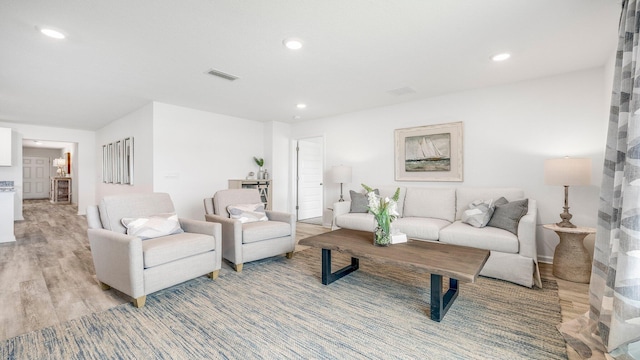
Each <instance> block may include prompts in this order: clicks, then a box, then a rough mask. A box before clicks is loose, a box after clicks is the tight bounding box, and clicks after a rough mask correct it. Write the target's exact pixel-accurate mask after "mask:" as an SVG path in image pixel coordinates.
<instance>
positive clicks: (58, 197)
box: [49, 177, 71, 204]
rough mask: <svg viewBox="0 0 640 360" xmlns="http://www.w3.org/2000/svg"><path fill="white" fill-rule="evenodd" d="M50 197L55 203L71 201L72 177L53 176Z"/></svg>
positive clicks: (68, 202)
mask: <svg viewBox="0 0 640 360" xmlns="http://www.w3.org/2000/svg"><path fill="white" fill-rule="evenodd" d="M49 190H50V191H49V197H50V200H51V202H52V203H54V204H70V203H71V178H68V177H54V178H51V188H50V189H49Z"/></svg>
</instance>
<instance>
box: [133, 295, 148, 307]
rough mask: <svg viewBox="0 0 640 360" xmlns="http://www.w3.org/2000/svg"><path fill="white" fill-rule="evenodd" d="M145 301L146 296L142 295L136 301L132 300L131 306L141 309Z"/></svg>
mask: <svg viewBox="0 0 640 360" xmlns="http://www.w3.org/2000/svg"><path fill="white" fill-rule="evenodd" d="M146 301H147V295H142V296H140V297H139V298H137V299H133V306H135V307H137V308H141V307H143V306H144V303H145V302H146Z"/></svg>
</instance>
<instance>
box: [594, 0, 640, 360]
mask: <svg viewBox="0 0 640 360" xmlns="http://www.w3.org/2000/svg"><path fill="white" fill-rule="evenodd" d="M639 7H640V4H639V3H638V2H637V1H636V0H624V1H623V3H622V15H621V18H620V30H619V40H618V50H617V55H616V68H615V76H614V80H613V94H612V98H611V115H610V118H609V133H608V136H607V147H606V151H605V161H604V174H603V179H602V187H601V190H600V207H599V211H598V229H597V234H596V244H595V251H594V260H593V269H592V275H591V285H590V287H589V292H590V294H589V302H590V305H591V307H590V311H589V318H590V319H591V320H592V321H593V322H594V323H595V324H596V326H595V329H594V333H593V335H594V336H597V337H599V338H600V339H601V340H602V343H603V345H604V346H605V347H606V349H607V351H609V352H613V351H614V350H616V349H618V351H616V352H620V351H621V350H622V352H625V351H626V350H625V348H626V346H627V345H628V344H630V343H633V342H637V341H639V340H640V68H638V67H636V64H637V63H638V60H639V58H640V48H639V47H638V40H640V34H639V33H638V31H639V27H640V8H639Z"/></svg>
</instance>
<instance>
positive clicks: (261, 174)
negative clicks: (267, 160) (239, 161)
mask: <svg viewBox="0 0 640 360" xmlns="http://www.w3.org/2000/svg"><path fill="white" fill-rule="evenodd" d="M253 160H254V161H255V162H256V164H257V165H258V167H259V169H258V180H261V179H264V169H263V168H262V167H263V166H264V159H263V158H258V157H255V156H254V157H253Z"/></svg>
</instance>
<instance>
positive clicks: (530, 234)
mask: <svg viewBox="0 0 640 360" xmlns="http://www.w3.org/2000/svg"><path fill="white" fill-rule="evenodd" d="M537 222H538V208H537V203H536V201H535V200H532V199H529V210H528V212H527V214H526V215H525V216H523V217H522V218H521V219H520V222H519V223H518V242H519V245H520V251H519V254H520V256H524V257H526V258H531V259H533V262H534V274H533V279H534V282H535V284H536V285H538V286H539V287H542V281H541V279H540V269H538V246H537V244H536V228H537Z"/></svg>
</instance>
